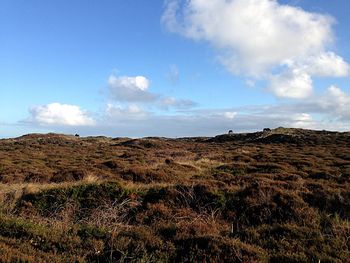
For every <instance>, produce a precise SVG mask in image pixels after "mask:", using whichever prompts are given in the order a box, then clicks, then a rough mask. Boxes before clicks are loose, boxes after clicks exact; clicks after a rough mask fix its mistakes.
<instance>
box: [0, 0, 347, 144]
mask: <svg viewBox="0 0 350 263" xmlns="http://www.w3.org/2000/svg"><path fill="white" fill-rule="evenodd" d="M349 9H350V3H349V2H348V1H347V0H334V1H326V0H321V1H320V0H300V1H296V0H294V1H292V0H290V1H287V0H284V1H282V0H280V1H275V0H259V1H258V0H245V1H243V0H233V1H225V0H212V1H209V0H207V1H205V0H191V1H188V2H186V3H185V2H184V1H182V0H167V1H163V0H152V1H142V0H130V1H122V0H103V1H86V0H84V1H83V0H76V1H66V0H61V1H44V0H29V1H27V0H26V1H25V0H0V91H1V96H0V109H1V111H0V137H13V136H18V135H21V134H25V133H30V132H62V133H76V132H77V133H80V134H82V135H100V134H103V135H108V136H130V137H142V136H150V135H157V136H172V137H177V136H197V135H208V136H209V135H215V134H218V133H224V132H226V131H227V130H228V129H233V130H236V131H253V130H259V129H262V128H263V127H265V126H266V127H276V126H287V127H302V128H312V129H330V130H349V128H350V77H349V75H350V67H349V64H348V62H350V44H349V43H350V31H349V30H348V28H349V26H350V17H349V16H348V13H347V11H348V10H349Z"/></svg>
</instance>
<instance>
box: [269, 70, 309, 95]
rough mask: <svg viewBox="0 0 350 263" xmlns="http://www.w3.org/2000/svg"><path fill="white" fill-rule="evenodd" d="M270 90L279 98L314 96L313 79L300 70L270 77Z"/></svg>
mask: <svg viewBox="0 0 350 263" xmlns="http://www.w3.org/2000/svg"><path fill="white" fill-rule="evenodd" d="M269 80H270V85H269V88H268V89H269V90H270V91H271V92H272V93H274V94H275V95H276V96H277V97H289V98H298V99H302V98H306V97H309V96H310V95H311V94H312V79H311V77H310V75H309V74H307V73H305V72H304V71H301V70H299V69H294V70H290V71H285V72H283V73H281V74H279V75H272V76H271V77H270V79H269Z"/></svg>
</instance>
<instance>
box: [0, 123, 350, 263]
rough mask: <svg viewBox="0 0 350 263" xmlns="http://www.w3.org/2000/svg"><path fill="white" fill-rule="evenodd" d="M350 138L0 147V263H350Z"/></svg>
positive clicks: (65, 140)
mask: <svg viewBox="0 0 350 263" xmlns="http://www.w3.org/2000/svg"><path fill="white" fill-rule="evenodd" d="M349 220H350V134H349V133H337V132H327V131H309V130H300V129H284V128H278V129H274V130H271V131H266V132H257V133H250V134H233V135H221V136H217V137H212V138H209V137H208V138H181V139H167V138H143V139H129V138H107V137H84V138H79V137H75V136H68V135H59V134H45V135H43V134H31V135H25V136H22V137H19V138H14V139H4V140H0V262H271V263H272V262H350V250H349V248H350V221H349Z"/></svg>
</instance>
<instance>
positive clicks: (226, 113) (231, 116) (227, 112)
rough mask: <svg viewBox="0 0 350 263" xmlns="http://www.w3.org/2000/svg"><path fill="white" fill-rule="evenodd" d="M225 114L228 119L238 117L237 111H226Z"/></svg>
mask: <svg viewBox="0 0 350 263" xmlns="http://www.w3.org/2000/svg"><path fill="white" fill-rule="evenodd" d="M223 115H224V116H225V117H226V118H227V119H231V120H233V119H234V118H235V117H236V115H237V112H234V111H226V112H224V114H223Z"/></svg>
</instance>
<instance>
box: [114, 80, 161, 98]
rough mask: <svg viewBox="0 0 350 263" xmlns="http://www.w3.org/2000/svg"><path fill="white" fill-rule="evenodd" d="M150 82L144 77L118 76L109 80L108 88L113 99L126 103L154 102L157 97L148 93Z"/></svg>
mask: <svg viewBox="0 0 350 263" xmlns="http://www.w3.org/2000/svg"><path fill="white" fill-rule="evenodd" d="M149 86H150V81H149V80H148V79H147V78H146V77H144V76H135V77H129V76H116V75H111V76H109V78H108V87H109V91H110V94H111V96H112V98H113V99H114V100H116V101H126V102H153V101H155V100H156V99H157V95H155V94H153V93H151V92H149V91H148V88H149Z"/></svg>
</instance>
